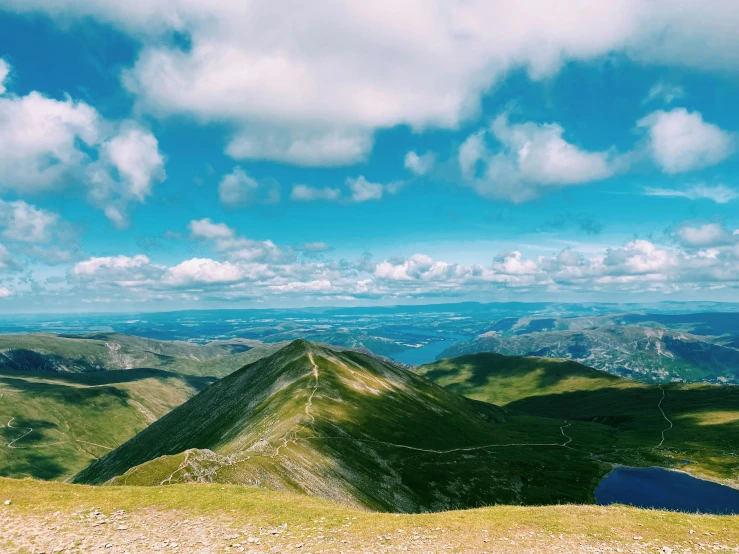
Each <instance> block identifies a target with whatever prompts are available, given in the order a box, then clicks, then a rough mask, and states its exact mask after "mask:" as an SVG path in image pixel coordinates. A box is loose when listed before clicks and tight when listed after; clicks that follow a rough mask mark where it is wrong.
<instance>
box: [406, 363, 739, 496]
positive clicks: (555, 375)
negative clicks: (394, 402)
mask: <svg viewBox="0 0 739 554" xmlns="http://www.w3.org/2000/svg"><path fill="white" fill-rule="evenodd" d="M416 372H417V373H418V374H420V375H423V376H425V377H427V378H429V379H431V380H433V381H434V382H436V383H438V384H440V385H442V386H444V387H446V388H448V389H449V390H452V391H454V392H457V393H459V394H463V395H465V396H468V397H470V398H474V399H476V400H482V401H486V402H492V403H495V404H498V405H501V406H505V407H507V408H509V409H511V410H515V411H519V412H525V413H529V414H532V415H537V416H543V417H562V418H566V419H568V420H578V421H588V422H595V423H598V424H600V425H599V427H603V428H605V429H607V431H604V432H603V433H602V434H601V433H592V434H591V435H590V437H585V436H579V435H578V434H577V433H578V430H576V429H573V430H572V432H571V433H570V435H571V436H572V437H573V439H574V440H573V442H572V446H573V447H577V448H581V449H584V450H587V451H590V452H593V453H595V454H597V455H598V456H599V457H600V458H602V459H604V460H608V461H611V462H618V463H624V464H630V465H652V464H655V465H663V466H665V467H681V468H682V469H685V470H687V471H689V472H691V473H695V474H698V475H701V476H705V477H710V478H713V479H716V480H720V481H724V482H727V483H729V484H733V485H734V486H737V485H739V478H738V476H739V449H738V448H737V445H739V387H736V386H717V385H700V384H691V385H685V384H671V385H662V388H663V389H664V395H665V396H664V400H663V401H662V404H661V407H662V409H663V410H664V412H665V414H666V415H667V417H668V418H669V419H670V420H671V421H672V423H673V428H672V429H670V430H667V431H665V441H664V443H663V445H662V447H660V448H657V447H656V446H657V445H658V443H659V442H660V440H661V436H662V435H661V434H662V431H663V430H665V429H667V428H668V427H669V423H668V422H667V421H666V420H665V419H664V417H663V416H662V414H661V413H660V411H659V408H658V407H657V405H658V403H659V401H660V399H661V398H662V394H663V391H662V390H660V389H659V388H658V387H657V386H656V385H646V384H643V383H637V382H634V381H628V380H625V379H620V378H617V377H613V376H611V375H608V374H606V373H603V372H600V371H597V370H594V369H591V368H588V367H586V366H583V365H581V364H578V363H576V362H571V361H567V360H552V359H548V358H523V357H509V356H502V355H500V354H492V353H481V354H470V355H467V356H460V357H458V358H449V359H445V360H441V361H439V362H436V363H433V364H428V365H426V366H422V367H419V368H416ZM602 437H608V440H607V441H602V440H601V438H602ZM680 460H690V461H691V462H693V464H691V465H687V466H686V465H684V464H681V463H680Z"/></svg>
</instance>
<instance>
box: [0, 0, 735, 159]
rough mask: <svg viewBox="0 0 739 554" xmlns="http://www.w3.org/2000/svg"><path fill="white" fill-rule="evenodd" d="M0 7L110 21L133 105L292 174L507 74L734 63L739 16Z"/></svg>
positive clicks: (436, 121) (40, 2)
mask: <svg viewBox="0 0 739 554" xmlns="http://www.w3.org/2000/svg"><path fill="white" fill-rule="evenodd" d="M0 6H2V7H5V8H7V9H10V10H15V11H21V12H32V11H44V12H46V13H47V14H49V15H50V16H51V17H53V18H54V19H55V20H61V21H65V20H68V19H70V18H78V19H82V18H85V17H93V18H96V19H97V20H99V21H103V22H105V23H109V24H112V25H114V26H117V27H118V28H119V29H121V30H123V31H124V32H128V33H129V34H131V35H132V36H134V37H135V38H136V39H137V40H139V41H140V42H141V50H140V54H139V56H138V58H137V60H136V62H135V63H134V64H133V66H132V67H130V68H129V69H128V70H127V71H126V72H125V78H124V82H125V85H126V86H127V87H128V89H129V90H131V91H132V92H133V93H134V94H135V95H136V97H137V99H138V103H139V106H140V109H142V110H147V111H149V112H150V113H152V114H154V115H157V116H161V117H165V116H168V115H170V114H186V115H190V116H194V117H195V118H198V119H199V120H201V121H216V122H226V123H228V124H229V125H230V126H233V127H234V130H233V134H232V137H231V140H230V141H229V143H228V147H227V151H228V152H229V154H230V155H232V156H234V157H236V158H252V159H254V158H260V159H271V160H278V161H284V162H290V163H297V164H303V165H339V164H352V163H356V162H358V161H361V160H363V159H365V158H366V156H367V154H368V152H369V150H370V149H371V148H372V137H373V134H374V131H375V130H377V129H383V128H390V127H393V126H396V125H408V126H410V127H412V128H414V129H424V128H429V127H441V128H457V127H458V126H459V124H460V122H462V121H464V120H466V119H468V118H469V117H471V116H473V115H475V114H476V113H477V112H478V111H479V104H480V97H481V95H482V94H483V93H484V92H485V91H487V90H490V87H491V86H492V85H494V84H495V83H496V82H498V81H499V80H500V79H501V78H502V77H503V76H504V75H505V74H507V73H508V72H509V71H510V70H512V69H514V68H524V69H525V70H527V71H528V73H529V75H530V76H531V77H532V78H534V79H538V78H543V77H546V76H550V75H552V74H554V73H555V72H556V71H557V70H558V69H559V68H560V67H561V66H562V65H563V64H565V63H566V62H568V61H571V60H591V59H594V58H597V57H599V56H602V55H605V54H608V53H611V52H621V53H625V54H626V55H627V56H630V57H631V58H633V59H636V60H639V61H643V62H647V63H650V62H651V63H657V64H665V63H667V64H679V65H686V66H689V67H696V68H699V69H701V70H704V69H706V68H708V69H718V70H726V69H735V68H737V67H739V54H737V52H739V48H738V47H737V46H739V39H738V38H737V35H736V33H735V31H734V29H735V28H736V26H737V24H739V14H738V13H737V10H733V9H729V8H730V6H729V5H727V3H726V1H725V0H708V1H707V2H706V1H698V0H678V1H677V3H675V2H666V1H662V0H659V1H656V2H642V1H639V0H615V1H612V2H597V3H593V2H590V1H588V0H576V1H572V2H567V3H566V4H565V5H561V4H560V3H552V2H550V1H547V0H528V1H525V2H517V3H515V5H513V6H512V5H510V3H503V2H484V1H478V0H473V1H462V0H460V1H452V2H449V1H444V0H429V1H426V0H411V1H409V2H403V3H402V5H399V4H398V3H397V2H391V1H389V0H382V1H376V2H369V3H366V2H365V3H339V4H337V3H326V4H322V5H321V6H318V7H317V6H310V7H309V6H307V5H304V4H301V3H296V4H294V5H291V7H290V9H285V7H284V6H283V5H278V4H276V3H269V2H262V3H259V2H257V3H249V4H246V5H245V4H244V3H243V2H242V1H239V0H223V1H220V2H217V3H215V4H213V3H204V2H199V1H192V0H149V1H146V2H142V1H131V2H126V3H115V2H106V1H103V0H64V1H63V2H60V1H58V0H26V1H23V2H20V1H18V0H0ZM175 33H179V34H181V35H185V36H187V37H188V38H189V41H188V46H187V48H184V47H182V45H181V44H180V43H178V42H177V41H173V40H171V37H172V36H173V35H174V34H175ZM388 52H392V56H389V55H388Z"/></svg>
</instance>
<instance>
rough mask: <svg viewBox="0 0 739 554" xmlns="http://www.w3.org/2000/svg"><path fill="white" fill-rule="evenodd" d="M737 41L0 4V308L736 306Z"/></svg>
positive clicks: (399, 11)
mask: <svg viewBox="0 0 739 554" xmlns="http://www.w3.org/2000/svg"><path fill="white" fill-rule="evenodd" d="M737 27H739V6H737V4H736V3H735V2H733V1H724V0H701V1H693V0H671V1H669V2H668V1H662V0H651V1H644V0H609V1H604V2H591V1H589V0H571V1H568V2H559V1H551V0H522V1H518V2H507V1H506V2H503V1H482V0H480V1H478V0H459V1H455V0H446V1H441V0H439V1H437V0H404V1H402V2H398V1H397V0H396V1H389V0H387V1H386V0H377V1H375V2H353V1H337V0H326V1H325V2H320V3H310V4H308V3H305V2H299V1H288V0H280V1H249V0H211V1H208V2H206V1H205V0H128V1H127V2H109V1H107V0H0V312H2V313H21V312H71V311H73V312H86V311H142V310H149V311H156V310H173V309H191V308H219V307H223V308H232V307H245V308H248V307H297V306H329V305H337V306H347V305H373V304H413V303H432V302H433V303H438V302H452V301H462V300H465V301H466V300H476V301H485V302H494V301H510V300H518V301H527V300H529V301H542V300H551V301H561V302H593V301H598V302H609V301H619V302H621V301H624V300H631V301H635V302H637V301H659V300H671V301H676V300H678V301H691V300H716V301H739V218H738V217H737V207H739V182H738V181H739V172H738V171H737V169H739V155H738V152H737V146H738V143H737V132H739V110H738V109H737V98H738V97H739V94H738V93H739V35H738V34H737V33H736V31H735V29H736V28H737Z"/></svg>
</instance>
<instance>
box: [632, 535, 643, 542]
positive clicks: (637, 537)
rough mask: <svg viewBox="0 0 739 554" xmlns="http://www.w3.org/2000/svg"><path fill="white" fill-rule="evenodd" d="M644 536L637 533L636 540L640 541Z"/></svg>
mask: <svg viewBox="0 0 739 554" xmlns="http://www.w3.org/2000/svg"><path fill="white" fill-rule="evenodd" d="M643 538H644V537H640V536H639V535H636V536H635V537H634V540H635V541H640V540H642V539H643Z"/></svg>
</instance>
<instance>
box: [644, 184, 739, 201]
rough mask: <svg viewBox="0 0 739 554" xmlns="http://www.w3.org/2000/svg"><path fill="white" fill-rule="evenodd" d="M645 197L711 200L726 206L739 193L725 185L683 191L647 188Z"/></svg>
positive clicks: (693, 187)
mask: <svg viewBox="0 0 739 554" xmlns="http://www.w3.org/2000/svg"><path fill="white" fill-rule="evenodd" d="M644 194H645V195H646V196H663V197H673V198H687V199H688V200H711V201H713V202H715V203H716V204H728V203H729V202H731V201H732V200H736V199H737V198H739V192H737V191H736V190H734V189H733V188H730V187H727V186H726V185H703V184H701V185H693V186H690V187H687V188H684V189H670V188H659V187H647V188H645V189H644Z"/></svg>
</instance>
